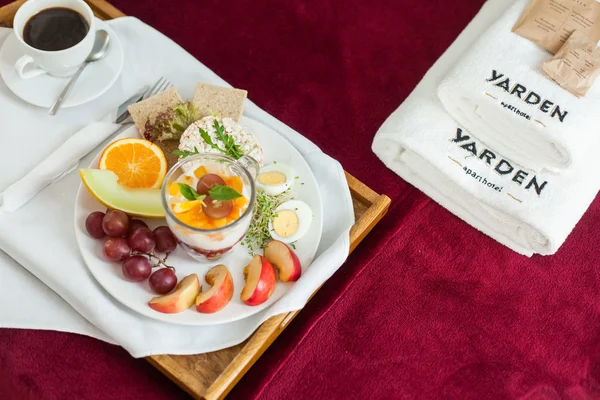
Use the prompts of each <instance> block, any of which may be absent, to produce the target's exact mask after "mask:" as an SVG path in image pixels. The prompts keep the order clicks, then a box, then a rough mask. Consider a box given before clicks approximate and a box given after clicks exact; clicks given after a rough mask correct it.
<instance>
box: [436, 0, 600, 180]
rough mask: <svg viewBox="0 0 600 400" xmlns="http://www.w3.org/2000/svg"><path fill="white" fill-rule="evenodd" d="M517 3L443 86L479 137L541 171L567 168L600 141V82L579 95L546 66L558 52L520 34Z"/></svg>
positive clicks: (441, 91) (521, 0) (445, 100)
mask: <svg viewBox="0 0 600 400" xmlns="http://www.w3.org/2000/svg"><path fill="white" fill-rule="evenodd" d="M527 3H528V0H518V1H516V2H515V3H514V4H513V5H512V6H511V7H510V8H509V9H508V11H507V12H506V13H504V15H502V16H501V17H500V19H499V20H498V21H496V23H494V24H493V25H492V26H491V27H490V29H488V30H487V31H486V32H485V33H484V34H483V35H482V36H481V37H480V38H479V39H478V40H477V41H476V42H475V43H474V44H473V46H472V47H471V48H470V49H469V50H468V51H467V52H466V53H465V54H464V55H462V56H461V57H460V58H457V60H456V63H455V65H454V67H453V68H452V70H451V71H450V72H449V73H448V75H447V76H446V77H445V78H444V79H443V81H442V82H441V84H440V85H439V87H438V95H439V98H440V100H441V101H442V104H443V105H444V107H445V108H446V110H447V111H448V113H449V114H450V115H452V117H454V119H456V121H458V122H459V123H460V124H461V125H462V126H464V127H465V128H466V129H467V130H469V132H471V133H472V135H473V136H475V137H477V139H479V140H481V141H482V142H483V143H485V144H486V145H488V146H490V147H491V148H493V149H495V150H497V151H498V152H500V153H502V154H503V155H505V156H506V157H508V158H509V159H511V160H512V161H514V162H516V163H518V164H521V165H525V166H527V167H528V168H530V169H532V170H534V171H541V170H542V169H548V170H550V171H554V172H558V171H563V170H564V169H566V168H567V167H569V166H570V165H571V163H572V162H573V160H575V159H576V158H579V157H583V154H585V151H586V149H587V148H589V147H590V146H592V145H597V144H598V143H599V141H600V135H598V132H597V130H598V126H599V125H600V113H598V109H599V108H600V85H596V86H595V87H593V88H592V89H591V90H590V92H589V93H588V95H587V96H586V97H584V98H581V99H578V98H577V97H575V96H574V95H572V94H571V93H569V92H567V91H566V90H564V89H562V88H561V87H560V86H558V85H557V84H556V83H554V82H553V81H551V80H550V79H549V78H548V77H547V76H545V75H544V73H543V72H542V69H541V67H542V63H543V62H544V61H545V60H547V59H549V58H550V57H551V54H550V53H548V52H547V51H546V50H544V49H543V48H541V47H539V46H538V45H536V44H534V43H532V42H530V41H529V40H527V39H524V38H522V37H520V36H518V35H516V34H515V33H512V32H511V30H512V27H513V25H514V24H515V22H516V21H517V19H518V18H519V16H520V15H521V13H522V12H523V10H524V8H525V6H526V4H527Z"/></svg>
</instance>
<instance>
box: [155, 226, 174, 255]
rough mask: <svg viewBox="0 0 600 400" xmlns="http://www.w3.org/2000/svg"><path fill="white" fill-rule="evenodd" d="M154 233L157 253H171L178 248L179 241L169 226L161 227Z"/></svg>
mask: <svg viewBox="0 0 600 400" xmlns="http://www.w3.org/2000/svg"><path fill="white" fill-rule="evenodd" d="M152 233H153V234H154V240H155V241H156V251H160V252H161V253H170V252H172V251H173V250H175V248H177V239H175V235H173V232H171V230H170V229H169V227H168V226H159V227H158V228H156V229H155V230H154V231H153V232H152Z"/></svg>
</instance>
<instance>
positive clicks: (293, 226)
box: [273, 210, 300, 238]
mask: <svg viewBox="0 0 600 400" xmlns="http://www.w3.org/2000/svg"><path fill="white" fill-rule="evenodd" d="M299 224H300V220H299V219H298V215H296V213H295V212H293V211H292V210H281V211H278V212H277V216H276V217H275V218H274V219H273V230H274V231H275V233H277V234H278V235H279V236H281V237H284V238H288V237H290V236H292V235H293V234H294V233H296V232H297V231H298V225H299Z"/></svg>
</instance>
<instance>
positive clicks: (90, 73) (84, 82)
mask: <svg viewBox="0 0 600 400" xmlns="http://www.w3.org/2000/svg"><path fill="white" fill-rule="evenodd" d="M96 27H97V29H104V30H105V31H107V32H108V33H109V35H110V46H109V48H108V54H106V56H104V58H102V59H101V60H99V61H96V62H93V63H91V64H90V65H88V66H87V67H86V68H85V70H84V71H83V73H82V74H81V76H80V77H79V79H78V80H77V83H76V84H75V87H73V90H71V93H69V96H67V99H66V100H65V102H64V103H63V105H62V107H63V108H68V107H74V106H78V105H80V104H84V103H87V102H89V101H92V100H94V99H95V98H97V97H98V96H100V95H102V94H103V93H104V92H106V91H107V90H108V89H110V87H111V86H112V85H113V83H115V81H116V80H117V78H118V77H119V75H120V74H121V70H122V69H123V46H122V45H121V42H120V41H119V37H118V36H117V34H116V33H115V31H114V30H112V29H111V28H110V26H108V25H107V24H106V22H103V21H101V20H99V19H98V18H96ZM22 55H23V53H22V52H21V44H20V43H19V42H18V40H17V37H16V35H15V33H14V32H13V33H11V34H10V35H9V36H8V37H7V38H6V40H5V41H4V45H3V46H2V49H0V75H2V79H4V83H6V86H8V88H9V89H10V90H11V91H12V92H13V93H14V94H15V95H16V96H18V97H20V98H21V99H23V100H25V101H26V102H28V103H31V104H33V105H36V106H38V107H45V108H50V107H51V106H52V104H54V101H55V100H56V98H57V97H58V95H59V94H60V92H62V90H63V89H64V87H65V85H66V84H67V82H69V79H71V78H70V77H69V78H57V77H54V76H51V75H48V74H45V75H40V76H37V77H35V78H31V79H21V78H20V77H19V75H17V73H16V71H15V68H14V65H15V63H16V61H17V60H18V59H19V57H21V56H22Z"/></svg>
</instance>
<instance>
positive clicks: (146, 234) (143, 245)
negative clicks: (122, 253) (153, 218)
mask: <svg viewBox="0 0 600 400" xmlns="http://www.w3.org/2000/svg"><path fill="white" fill-rule="evenodd" d="M127 240H128V241H129V246H131V248H132V249H133V250H135V251H139V252H140V253H150V252H151V251H152V250H154V246H155V245H156V242H155V241H154V236H153V235H152V231H151V230H150V229H148V228H137V229H136V230H135V231H133V232H131V233H130V234H129V237H128V238H127Z"/></svg>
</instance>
